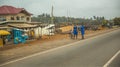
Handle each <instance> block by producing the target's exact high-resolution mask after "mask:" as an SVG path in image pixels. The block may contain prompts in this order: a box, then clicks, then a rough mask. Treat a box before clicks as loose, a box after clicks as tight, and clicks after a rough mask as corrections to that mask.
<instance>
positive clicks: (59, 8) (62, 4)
mask: <svg viewBox="0 0 120 67" xmlns="http://www.w3.org/2000/svg"><path fill="white" fill-rule="evenodd" d="M52 4H53V5H54V15H55V16H71V17H81V18H89V17H92V16H105V18H107V19H110V18H113V17H120V0H0V6H2V5H11V6H15V7H19V8H25V9H26V10H27V11H29V12H31V13H32V14H34V16H36V15H39V14H42V13H48V14H50V13H51V6H52Z"/></svg>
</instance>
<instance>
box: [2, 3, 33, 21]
mask: <svg viewBox="0 0 120 67" xmlns="http://www.w3.org/2000/svg"><path fill="white" fill-rule="evenodd" d="M31 15H32V14H31V13H29V12H28V11H26V10H25V9H24V8H16V7H13V6H8V5H4V6H0V21H6V22H31Z"/></svg>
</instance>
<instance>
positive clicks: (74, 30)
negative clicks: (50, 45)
mask: <svg viewBox="0 0 120 67" xmlns="http://www.w3.org/2000/svg"><path fill="white" fill-rule="evenodd" d="M73 34H74V38H75V39H77V36H78V28H77V26H76V25H75V26H74V27H73Z"/></svg>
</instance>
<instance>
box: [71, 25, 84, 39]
mask: <svg viewBox="0 0 120 67" xmlns="http://www.w3.org/2000/svg"><path fill="white" fill-rule="evenodd" d="M79 31H80V33H81V36H82V39H84V34H85V27H84V25H81V26H77V25H75V26H74V27H73V30H72V31H71V38H74V39H77V38H78V32H79Z"/></svg>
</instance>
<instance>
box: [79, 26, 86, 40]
mask: <svg viewBox="0 0 120 67" xmlns="http://www.w3.org/2000/svg"><path fill="white" fill-rule="evenodd" d="M80 31H81V35H82V39H84V34H85V27H84V25H82V26H80Z"/></svg>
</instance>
